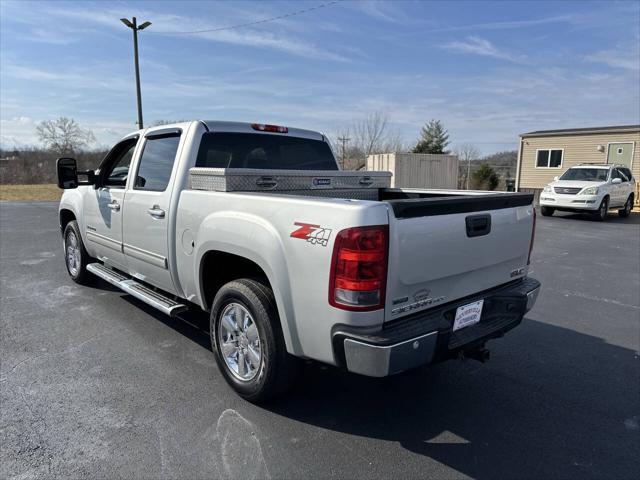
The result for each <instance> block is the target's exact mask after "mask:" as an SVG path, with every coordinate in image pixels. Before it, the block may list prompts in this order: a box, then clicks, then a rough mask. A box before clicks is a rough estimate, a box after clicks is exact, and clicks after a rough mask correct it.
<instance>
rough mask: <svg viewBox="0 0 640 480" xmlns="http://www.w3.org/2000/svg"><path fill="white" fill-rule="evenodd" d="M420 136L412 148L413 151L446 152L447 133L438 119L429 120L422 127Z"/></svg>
mask: <svg viewBox="0 0 640 480" xmlns="http://www.w3.org/2000/svg"><path fill="white" fill-rule="evenodd" d="M421 135H422V136H421V138H420V140H419V141H418V143H417V145H416V146H415V147H414V148H413V153H447V152H446V151H445V148H447V145H449V133H448V132H447V130H446V129H445V128H444V127H443V126H442V123H441V122H440V120H431V121H429V122H428V123H426V124H425V126H424V127H422V134H421Z"/></svg>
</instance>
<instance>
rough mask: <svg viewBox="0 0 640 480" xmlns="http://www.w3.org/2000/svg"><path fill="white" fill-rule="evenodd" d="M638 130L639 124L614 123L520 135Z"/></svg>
mask: <svg viewBox="0 0 640 480" xmlns="http://www.w3.org/2000/svg"><path fill="white" fill-rule="evenodd" d="M625 132H631V133H632V132H640V125H616V126H610V127H589V128H563V129H560V130H537V131H535V132H528V133H521V134H520V137H522V138H526V137H551V136H554V135H585V134H590V133H625Z"/></svg>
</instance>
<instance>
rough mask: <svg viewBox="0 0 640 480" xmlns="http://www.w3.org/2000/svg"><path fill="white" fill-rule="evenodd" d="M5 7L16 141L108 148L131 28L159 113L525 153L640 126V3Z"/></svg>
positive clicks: (147, 107)
mask: <svg viewBox="0 0 640 480" xmlns="http://www.w3.org/2000/svg"><path fill="white" fill-rule="evenodd" d="M322 3H323V0H317V1H308V2H307V1H278V2H266V1H263V2H244V1H225V2H205V1H197V2H186V1H185V2H176V1H166V2H164V1H154V2H106V1H103V2H82V1H75V2H68V3H67V2H61V1H56V2H27V1H22V2H10V1H2V2H1V3H0V9H1V10H0V14H1V25H0V36H1V37H0V40H1V42H0V52H1V58H0V60H1V63H0V82H1V93H0V100H1V105H0V107H1V108H0V121H1V125H0V126H1V132H0V134H1V135H2V137H1V141H2V145H3V146H5V147H7V146H11V145H15V144H18V145H23V144H30V143H35V142H36V138H35V132H34V130H35V124H36V123H37V122H39V121H41V120H46V119H53V118H56V117H58V116H68V117H73V118H75V119H76V120H77V121H78V122H80V123H81V124H82V125H83V126H85V127H88V128H91V129H92V130H93V132H94V134H95V135H96V137H97V139H98V141H99V143H100V144H101V145H109V144H112V143H113V142H114V141H116V140H117V139H118V138H119V137H121V136H122V135H124V134H126V133H127V132H129V131H131V130H134V129H135V128H136V127H135V121H136V112H135V96H134V95H135V90H134V81H133V61H132V41H131V31H130V30H129V29H127V28H125V27H124V26H123V25H122V24H121V23H120V21H119V18H121V17H125V16H126V17H131V16H133V15H136V16H137V17H138V19H139V20H140V21H143V20H149V21H151V22H152V23H153V25H152V26H151V27H149V28H148V29H147V30H145V31H143V32H141V34H140V49H141V70H142V73H141V76H142V89H143V109H144V117H145V122H146V123H147V124H149V123H151V122H153V121H155V120H159V119H198V118H202V119H224V120H239V121H258V122H269V123H276V124H284V125H291V126H298V127H304V128H310V129H317V130H322V131H325V132H327V133H329V134H333V133H334V132H336V131H337V130H338V129H341V128H344V127H346V126H348V125H349V124H350V123H351V122H353V121H357V120H361V119H363V118H365V117H366V116H367V115H369V114H371V113H372V112H376V111H380V112H384V113H386V114H388V116H389V120H390V122H391V128H392V129H393V130H394V131H396V132H398V133H399V134H400V135H401V136H402V138H403V139H404V140H405V141H406V142H407V143H413V142H414V141H415V139H416V138H417V136H418V134H419V131H420V127H421V126H422V124H423V123H424V122H425V121H427V120H429V119H431V118H438V119H440V120H442V121H443V123H444V125H445V126H446V127H447V128H448V130H449V133H450V136H451V140H452V143H453V146H455V145H457V144H461V143H473V144H475V145H476V146H478V147H479V148H480V150H481V151H482V152H483V153H491V152H495V151H499V150H506V149H515V148H516V147H517V135H518V134H519V133H522V132H526V131H530V130H537V129H552V128H562V127H586V126H598V125H618V124H631V123H640V92H639V90H640V58H639V55H640V2H638V1H622V2H613V1H609V2H603V3H600V2H585V1H581V2H572V1H563V2H550V1H548V2H516V1H503V2H426V1H425V2H420V1H388V2H373V1H371V2H369V1H349V0H345V1H341V2H337V3H335V4H331V5H328V6H324V7H322V8H318V9H315V10H312V11H310V12H308V13H305V14H300V15H295V16H291V17H288V18H284V19H281V20H277V21H273V22H268V23H263V24H257V25H254V26H250V27H245V28H238V29H235V30H224V31H218V32H208V33H200V34H192V35H176V34H173V32H177V31H193V30H206V29H213V28H218V27H226V26H230V25H235V24H239V23H246V22H251V21H257V20H261V19H265V18H269V17H273V16H277V15H281V14H283V13H289V12H294V11H297V10H300V9H304V8H310V7H314V6H317V5H319V4H322Z"/></svg>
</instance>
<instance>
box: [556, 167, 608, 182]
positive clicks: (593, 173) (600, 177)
mask: <svg viewBox="0 0 640 480" xmlns="http://www.w3.org/2000/svg"><path fill="white" fill-rule="evenodd" d="M608 173H609V169H607V168H570V169H569V170H567V171H566V172H564V174H563V175H562V176H561V177H560V180H581V181H583V182H605V181H606V180H607V175H608Z"/></svg>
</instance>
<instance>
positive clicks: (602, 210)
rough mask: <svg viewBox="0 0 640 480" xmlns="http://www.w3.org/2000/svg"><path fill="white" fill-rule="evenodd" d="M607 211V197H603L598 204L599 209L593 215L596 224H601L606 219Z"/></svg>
mask: <svg viewBox="0 0 640 480" xmlns="http://www.w3.org/2000/svg"><path fill="white" fill-rule="evenodd" d="M608 211H609V197H604V198H603V199H602V202H600V207H599V208H598V210H596V211H595V212H594V214H593V218H594V219H595V220H597V221H598V222H602V221H604V220H605V219H606V218H607V212H608Z"/></svg>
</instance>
